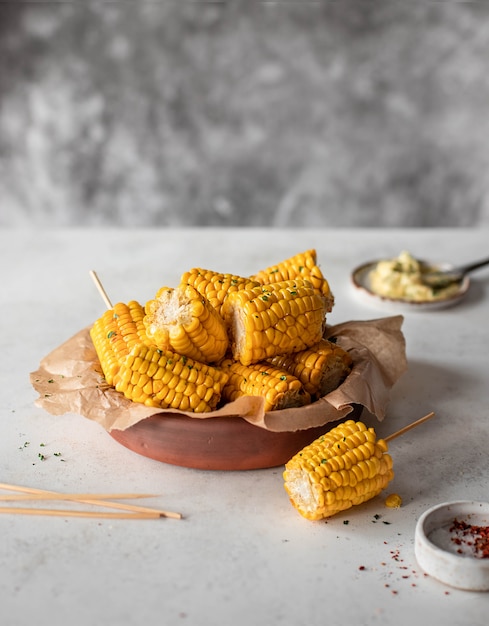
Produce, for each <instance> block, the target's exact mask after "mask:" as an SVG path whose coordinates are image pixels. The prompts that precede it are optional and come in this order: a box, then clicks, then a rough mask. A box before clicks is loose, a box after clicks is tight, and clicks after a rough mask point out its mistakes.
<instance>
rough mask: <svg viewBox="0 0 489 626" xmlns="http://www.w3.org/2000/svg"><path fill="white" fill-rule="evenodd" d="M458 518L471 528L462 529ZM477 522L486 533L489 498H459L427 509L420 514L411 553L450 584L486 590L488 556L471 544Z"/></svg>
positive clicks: (457, 586) (487, 586)
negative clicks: (483, 555)
mask: <svg viewBox="0 0 489 626" xmlns="http://www.w3.org/2000/svg"><path fill="white" fill-rule="evenodd" d="M458 522H462V524H466V525H467V526H470V529H469V530H466V531H463V530H461V529H460V524H458ZM477 526H479V527H482V528H484V529H485V530H486V534H487V532H488V529H489V502H475V501H473V500H460V501H456V502H444V503H442V504H437V505H436V506H433V507H432V508H430V509H428V510H427V511H426V512H425V513H423V515H422V516H421V517H420V518H419V520H418V522H417V524H416V531H415V542H414V553H415V555H416V559H417V561H418V563H419V565H420V567H421V568H422V569H423V570H424V571H425V572H426V573H427V574H429V575H430V576H432V577H433V578H436V579H437V580H439V581H441V582H442V583H445V584H447V585H450V586H452V587H456V588H458V589H463V590H466V591H489V557H485V558H483V557H482V553H481V551H480V549H479V550H478V549H477V548H476V547H475V545H474V538H475V537H474V532H472V531H473V530H474V527H477ZM487 543H488V539H487V536H486V538H485V544H486V545H487ZM486 550H487V548H486Z"/></svg>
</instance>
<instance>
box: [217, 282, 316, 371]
mask: <svg viewBox="0 0 489 626" xmlns="http://www.w3.org/2000/svg"><path fill="white" fill-rule="evenodd" d="M325 314H326V309H325V302H324V298H323V297H322V296H320V295H318V294H317V293H315V291H314V288H313V287H312V285H311V284H310V283H309V282H308V281H305V280H302V279H296V280H287V281H282V282H278V283H273V284H270V285H262V286H260V287H254V288H252V289H242V290H240V291H236V292H233V293H230V294H229V295H228V297H227V298H226V300H225V301H224V305H223V315H224V320H225V322H226V324H227V326H228V329H229V332H230V334H231V338H232V340H231V351H232V355H233V358H234V360H236V361H240V362H241V363H242V364H243V365H250V364H251V363H257V362H259V361H263V360H266V359H270V358H271V357H274V356H276V355H278V354H290V353H291V352H297V351H299V350H304V349H306V348H308V347H309V346H311V345H314V344H315V343H317V342H318V341H319V340H320V339H321V337H322V334H323V330H324V327H325Z"/></svg>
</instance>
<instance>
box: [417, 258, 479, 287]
mask: <svg viewBox="0 0 489 626" xmlns="http://www.w3.org/2000/svg"><path fill="white" fill-rule="evenodd" d="M484 265H489V258H487V259H482V261H475V262H473V263H467V264H466V265H460V266H459V267H451V268H450V269H445V270H444V269H436V270H433V269H431V268H430V266H429V265H427V268H428V269H427V271H426V272H423V274H422V277H423V282H424V283H425V284H427V285H429V286H430V287H435V288H439V287H446V286H447V285H451V284H452V283H459V282H460V281H461V280H462V279H463V278H464V276H466V274H468V273H469V272H472V271H473V270H476V269H478V268H479V267H483V266H484Z"/></svg>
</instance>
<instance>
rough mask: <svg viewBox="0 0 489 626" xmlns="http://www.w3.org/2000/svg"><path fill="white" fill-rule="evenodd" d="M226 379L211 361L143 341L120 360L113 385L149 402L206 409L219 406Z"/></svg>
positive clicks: (201, 411) (223, 373)
mask: <svg viewBox="0 0 489 626" xmlns="http://www.w3.org/2000/svg"><path fill="white" fill-rule="evenodd" d="M227 380H228V375H227V374H226V373H225V372H223V371H222V370H220V369H217V368H215V367H212V366H211V365H207V364H206V363H199V362H198V361H195V360H193V359H189V358H188V357H185V356H182V355H179V354H175V353H173V352H170V351H166V350H160V349H159V348H156V347H154V346H147V345H144V344H141V343H140V344H136V345H135V346H134V347H133V348H132V350H131V352H130V353H129V354H128V355H127V357H126V358H125V359H124V360H123V362H122V363H121V365H120V368H119V370H118V372H117V374H116V375H115V376H114V386H115V389H116V391H119V392H121V393H123V394H124V396H125V397H126V398H129V400H133V401H134V402H142V403H143V404H146V405H147V406H154V407H158V408H172V409H178V410H181V411H193V412H195V413H205V412H209V411H212V410H213V409H215V408H216V406H217V404H218V402H219V400H220V397H221V392H222V388H223V385H224V384H225V383H226V381H227Z"/></svg>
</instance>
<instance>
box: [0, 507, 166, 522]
mask: <svg viewBox="0 0 489 626" xmlns="http://www.w3.org/2000/svg"><path fill="white" fill-rule="evenodd" d="M2 513H10V514H19V515H52V516H54V517H102V518H106V519H159V518H160V517H161V515H159V514H158V513H157V512H155V513H131V512H129V511H125V512H124V513H109V512H107V511H75V510H69V509H65V510H62V509H29V508H23V507H11V506H0V514H2Z"/></svg>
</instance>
